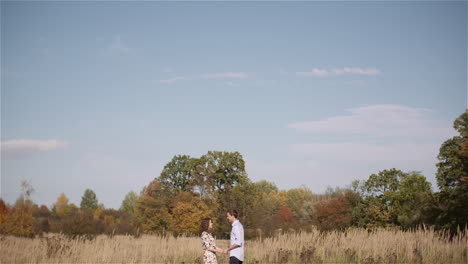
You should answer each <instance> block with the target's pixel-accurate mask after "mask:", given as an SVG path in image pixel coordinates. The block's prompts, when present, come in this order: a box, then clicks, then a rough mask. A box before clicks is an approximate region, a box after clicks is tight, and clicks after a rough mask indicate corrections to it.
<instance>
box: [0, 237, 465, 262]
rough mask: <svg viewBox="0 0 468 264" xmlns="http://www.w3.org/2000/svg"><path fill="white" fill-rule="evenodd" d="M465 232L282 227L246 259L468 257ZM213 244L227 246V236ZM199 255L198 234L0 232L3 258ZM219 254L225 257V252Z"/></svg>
mask: <svg viewBox="0 0 468 264" xmlns="http://www.w3.org/2000/svg"><path fill="white" fill-rule="evenodd" d="M465 231H468V230H465ZM467 234H468V233H467V232H464V234H463V233H460V235H459V236H457V237H454V238H453V240H452V241H449V240H448V238H443V237H441V236H440V235H439V234H437V233H436V232H434V231H433V230H417V231H412V232H403V231H400V230H390V229H382V230H378V231H375V232H370V233H369V232H368V231H366V230H363V229H351V230H348V231H347V232H346V233H343V232H331V233H327V234H323V233H320V232H318V231H312V232H307V233H306V232H297V233H285V234H280V235H277V236H275V237H271V238H265V239H259V240H250V241H246V243H245V247H246V252H245V255H246V259H245V263H468V256H467V255H468V236H467ZM217 244H218V246H219V247H226V246H227V245H228V241H226V240H218V241H217ZM201 255H202V250H201V241H200V239H199V238H197V237H177V238H175V237H170V236H166V237H162V236H149V235H144V236H142V237H140V238H134V237H132V236H114V237H113V238H110V237H107V236H98V237H96V239H95V240H85V239H67V238H66V237H64V236H62V235H49V236H47V237H44V238H35V239H28V238H18V237H12V236H2V237H0V262H1V263H129V262H130V263H136V262H138V263H182V262H184V263H197V262H199V261H200V260H201ZM218 259H219V262H220V263H227V260H228V257H227V256H226V255H221V256H218Z"/></svg>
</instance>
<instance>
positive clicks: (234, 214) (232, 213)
mask: <svg viewBox="0 0 468 264" xmlns="http://www.w3.org/2000/svg"><path fill="white" fill-rule="evenodd" d="M226 213H229V214H230V215H233V216H234V217H235V218H236V219H237V211H236V210H235V209H232V210H227V212H226Z"/></svg>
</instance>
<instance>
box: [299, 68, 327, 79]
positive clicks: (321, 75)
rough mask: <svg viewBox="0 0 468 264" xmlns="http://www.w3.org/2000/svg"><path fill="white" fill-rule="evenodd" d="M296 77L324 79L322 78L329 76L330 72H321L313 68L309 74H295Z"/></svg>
mask: <svg viewBox="0 0 468 264" xmlns="http://www.w3.org/2000/svg"><path fill="white" fill-rule="evenodd" d="M296 75H300V76H319V77H324V76H328V75H330V72H329V71H327V70H321V69H317V68H314V69H312V70H311V71H309V72H296Z"/></svg>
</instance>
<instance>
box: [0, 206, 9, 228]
mask: <svg viewBox="0 0 468 264" xmlns="http://www.w3.org/2000/svg"><path fill="white" fill-rule="evenodd" d="M9 214H10V208H8V206H7V205H6V204H5V202H4V201H3V199H1V198H0V233H3V232H5V231H4V224H5V222H6V220H7V217H8V215H9Z"/></svg>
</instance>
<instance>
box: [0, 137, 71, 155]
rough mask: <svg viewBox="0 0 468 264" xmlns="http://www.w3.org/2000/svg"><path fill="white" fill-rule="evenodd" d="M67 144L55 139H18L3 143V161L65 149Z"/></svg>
mask: <svg viewBox="0 0 468 264" xmlns="http://www.w3.org/2000/svg"><path fill="white" fill-rule="evenodd" d="M67 145H68V143H67V142H64V141H59V140H55V139H51V140H31V139H16V140H9V141H3V142H1V150H2V151H1V152H2V159H21V158H26V157H29V156H32V155H35V154H38V153H42V152H48V151H53V150H56V149H60V148H64V147H66V146H67Z"/></svg>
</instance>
